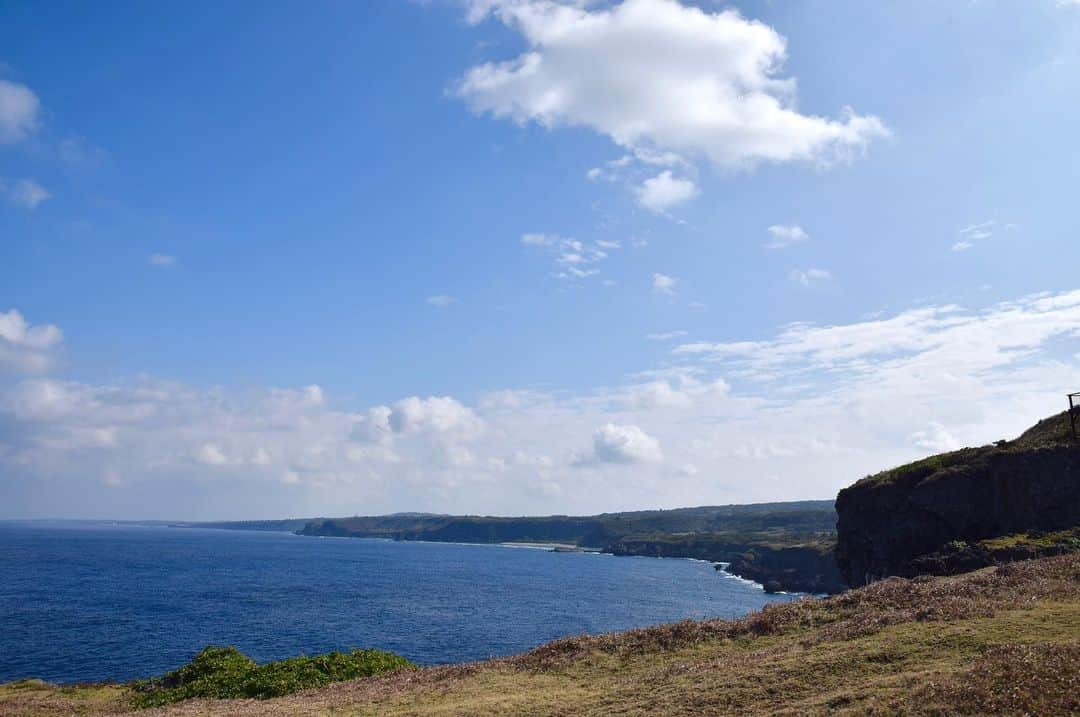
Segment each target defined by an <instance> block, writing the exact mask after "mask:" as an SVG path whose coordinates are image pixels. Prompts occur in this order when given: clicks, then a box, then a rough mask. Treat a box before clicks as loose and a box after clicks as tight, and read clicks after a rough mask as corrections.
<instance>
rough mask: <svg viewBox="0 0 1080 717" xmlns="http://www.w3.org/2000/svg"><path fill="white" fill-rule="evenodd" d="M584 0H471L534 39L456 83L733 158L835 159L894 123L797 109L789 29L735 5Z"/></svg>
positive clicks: (548, 115) (489, 103)
mask: <svg viewBox="0 0 1080 717" xmlns="http://www.w3.org/2000/svg"><path fill="white" fill-rule="evenodd" d="M587 5H589V3H580V2H556V1H555V0H471V2H469V8H470V13H469V17H470V20H471V21H473V22H480V21H481V20H483V19H484V18H486V17H495V18H497V19H498V20H499V21H501V22H502V23H504V24H505V25H506V26H508V27H510V28H512V29H514V30H516V31H517V32H518V33H520V34H521V36H522V38H523V39H524V41H525V43H526V45H527V50H526V51H525V52H523V53H522V54H521V55H519V56H518V57H516V58H513V59H510V60H506V61H503V62H488V63H484V64H481V65H477V66H475V67H472V68H471V69H469V71H468V72H467V73H466V74H465V76H464V77H463V78H462V79H461V80H460V82H459V83H458V84H457V87H456V92H457V94H458V95H459V96H461V97H462V98H464V99H465V100H466V101H467V102H468V104H469V105H470V107H471V108H472V109H473V110H474V111H476V112H478V113H490V114H492V115H494V116H496V117H505V118H510V119H513V120H514V121H516V122H519V123H526V122H536V123H538V124H540V125H542V126H545V127H563V126H584V127H589V128H591V129H593V130H595V131H597V132H599V133H601V134H604V135H607V136H608V137H610V138H611V140H612V141H613V142H615V143H616V144H617V145H619V146H622V147H624V148H626V149H627V150H629V151H630V152H631V153H634V152H652V153H654V154H658V155H661V156H669V155H675V156H692V157H698V156H700V157H707V158H708V159H709V160H711V161H712V162H713V164H715V165H717V166H719V167H724V168H732V167H749V166H753V165H754V164H757V163H759V162H789V161H811V162H818V163H824V164H828V163H831V162H835V161H837V160H845V159H847V158H849V157H851V156H852V155H854V154H857V153H859V152H861V151H862V150H863V149H864V148H865V147H866V145H867V144H868V143H869V142H870V141H871V140H873V139H875V138H877V137H882V136H885V135H887V134H888V130H887V129H886V127H885V125H884V124H883V123H882V122H881V120H879V119H878V118H876V117H873V116H867V115H859V114H856V113H855V112H854V111H852V110H850V109H848V108H845V109H844V110H843V112H842V117H841V118H840V119H830V118H827V117H819V116H813V115H807V114H802V113H800V112H799V111H798V110H797V109H796V84H795V80H794V79H792V78H786V77H783V75H782V69H783V64H784V61H785V59H786V55H787V47H786V44H787V43H786V40H785V39H784V38H783V37H781V36H780V35H779V34H778V33H777V32H776V31H775V30H773V29H772V28H771V27H769V26H767V25H765V24H763V23H761V22H756V21H752V20H748V19H746V18H744V17H742V16H741V15H740V14H739V12H738V11H737V10H735V9H726V10H723V11H719V12H708V11H705V10H702V9H699V8H696V7H692V6H688V5H683V4H681V3H679V2H676V1H675V0H626V1H625V2H622V3H618V4H616V5H614V6H603V7H597V8H590V7H588V6H587ZM597 176H599V175H597Z"/></svg>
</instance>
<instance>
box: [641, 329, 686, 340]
mask: <svg viewBox="0 0 1080 717" xmlns="http://www.w3.org/2000/svg"><path fill="white" fill-rule="evenodd" d="M683 336H686V332H685V331H682V330H679V331H663V332H661V333H657V334H646V335H645V338H647V339H648V340H649V341H671V340H672V339H678V338H682V337H683Z"/></svg>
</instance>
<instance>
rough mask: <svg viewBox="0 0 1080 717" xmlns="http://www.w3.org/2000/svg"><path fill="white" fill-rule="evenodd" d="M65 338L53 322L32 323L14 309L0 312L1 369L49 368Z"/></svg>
mask: <svg viewBox="0 0 1080 717" xmlns="http://www.w3.org/2000/svg"><path fill="white" fill-rule="evenodd" d="M63 340H64V335H63V333H62V332H61V331H60V329H58V328H57V327H56V326H53V325H52V324H45V325H38V326H33V325H31V324H29V323H27V321H26V319H24V318H23V316H22V314H20V313H19V312H18V311H17V310H15V309H11V310H10V311H8V312H6V313H5V312H0V371H3V370H10V371H16V372H19V373H40V372H42V371H47V370H48V369H49V368H51V367H52V365H53V363H54V362H55V359H56V352H57V351H59V349H60V345H61V343H62V342H63Z"/></svg>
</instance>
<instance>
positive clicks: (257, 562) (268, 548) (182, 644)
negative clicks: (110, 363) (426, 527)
mask: <svg viewBox="0 0 1080 717" xmlns="http://www.w3.org/2000/svg"><path fill="white" fill-rule="evenodd" d="M788 599H792V598H791V597H790V596H784V595H766V594H765V593H764V592H763V591H762V590H761V588H760V587H759V586H755V585H752V584H750V583H747V582H745V581H742V580H739V579H737V578H733V577H731V576H728V575H725V574H723V573H721V572H718V571H716V570H714V569H713V567H712V565H710V564H708V563H702V562H697V561H691V560H679V559H658V558H642V557H638V558H629V557H614V556H611V555H599V554H589V553H555V552H550V551H547V550H540V549H531V548H522V547H502V546H488V545H460V544H451V543H419V542H393V541H384V540H366V539H358V538H312V537H300V536H295V535H292V534H288V533H269V532H255V531H229V530H203V529H195V528H170V527H165V526H136V525H125V524H121V525H116V524H96V523H84V522H65V521H57V522H39V521H35V522H15V521H11V522H0V682H2V681H8V680H14V679H20V678H27V677H36V678H41V679H45V680H49V681H52V682H59V683H71V682H90V681H103V680H116V681H122V680H130V679H135V678H141V677H149V676H151V675H156V674H160V673H162V672H165V671H167V670H170V669H173V668H175V667H178V666H179V665H182V664H184V663H185V662H187V661H188V660H190V659H191V657H192V656H193V655H194V654H195V653H196V652H198V651H199V650H200V649H201V648H202V647H204V646H205V645H208V644H214V645H235V646H236V647H238V648H240V650H242V651H243V652H245V653H246V654H248V655H249V656H251V657H252V658H254V659H255V660H258V661H260V662H262V661H266V660H274V659H281V658H285V657H291V656H295V655H300V654H314V653H321V652H327V651H330V650H349V649H353V648H358V647H375V648H379V649H383V650H391V651H393V652H396V653H399V654H401V655H404V656H406V657H408V658H410V659H412V660H414V661H416V662H418V663H421V664H438V663H449V662H463V661H469V660H478V659H483V658H487V657H494V656H502V655H509V654H513V653H516V652H521V651H523V650H527V649H529V648H531V647H535V646H537V645H539V644H541V643H544V642H547V641H549V640H553V639H555V638H559V637H564V636H567V635H578V634H581V633H593V634H595V633H602V632H610V631H615V630H626V629H629V628H634V627H642V626H646V625H654V624H659V623H665V622H673V621H676V620H682V619H684V618H708V617H725V618H729V617H737V616H740V615H744V614H746V613H747V612H750V611H752V610H756V609H758V608H760V607H762V606H763V605H765V604H766V603H768V602H772V601H777V600H788Z"/></svg>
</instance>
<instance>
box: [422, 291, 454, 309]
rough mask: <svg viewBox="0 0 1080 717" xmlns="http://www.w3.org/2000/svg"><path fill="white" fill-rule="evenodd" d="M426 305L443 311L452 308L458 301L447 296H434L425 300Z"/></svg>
mask: <svg viewBox="0 0 1080 717" xmlns="http://www.w3.org/2000/svg"><path fill="white" fill-rule="evenodd" d="M427 303H428V304H430V305H431V306H436V307H438V308H440V309H445V308H446V307H448V306H453V305H454V304H456V303H458V300H457V299H456V298H454V297H453V296H447V295H446V294H436V295H435V296H429V297H428V298H427Z"/></svg>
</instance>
